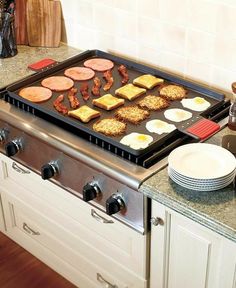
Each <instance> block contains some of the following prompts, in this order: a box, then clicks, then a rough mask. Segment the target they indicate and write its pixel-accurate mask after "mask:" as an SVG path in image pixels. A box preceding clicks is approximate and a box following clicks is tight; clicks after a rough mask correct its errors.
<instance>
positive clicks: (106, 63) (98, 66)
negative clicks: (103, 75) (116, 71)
mask: <svg viewBox="0 0 236 288" xmlns="http://www.w3.org/2000/svg"><path fill="white" fill-rule="evenodd" d="M84 66H85V67H88V68H91V69H93V70H95V71H99V72H104V71H107V70H111V69H112V68H113V67H114V63H113V62H112V61H111V60H108V59H104V58H92V59H88V60H86V61H85V62H84Z"/></svg>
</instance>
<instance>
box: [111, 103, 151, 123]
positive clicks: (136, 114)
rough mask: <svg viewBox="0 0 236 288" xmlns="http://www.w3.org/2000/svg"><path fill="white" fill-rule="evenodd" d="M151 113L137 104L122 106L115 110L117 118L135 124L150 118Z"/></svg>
mask: <svg viewBox="0 0 236 288" xmlns="http://www.w3.org/2000/svg"><path fill="white" fill-rule="evenodd" d="M149 115H150V112H149V111H147V110H143V109H141V108H139V107H138V106H136V105H132V106H126V107H122V108H120V109H118V110H117V111H116V112H115V117H116V118H117V119H119V120H121V121H127V122H130V123H133V124H139V123H140V122H141V121H143V120H145V119H146V118H148V117H149Z"/></svg>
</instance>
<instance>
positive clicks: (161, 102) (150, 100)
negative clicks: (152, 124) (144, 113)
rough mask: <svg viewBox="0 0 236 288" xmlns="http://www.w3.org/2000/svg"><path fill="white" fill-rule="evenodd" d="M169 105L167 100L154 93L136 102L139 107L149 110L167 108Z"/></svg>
mask: <svg viewBox="0 0 236 288" xmlns="http://www.w3.org/2000/svg"><path fill="white" fill-rule="evenodd" d="M169 105H170V103H169V101H167V100H166V99H164V98H162V97H159V96H155V95H148V96H146V97H144V98H143V99H142V100H140V101H139V102H138V106H139V107H141V108H143V109H148V110H151V111H157V110H161V109H164V108H167V107H168V106H169Z"/></svg>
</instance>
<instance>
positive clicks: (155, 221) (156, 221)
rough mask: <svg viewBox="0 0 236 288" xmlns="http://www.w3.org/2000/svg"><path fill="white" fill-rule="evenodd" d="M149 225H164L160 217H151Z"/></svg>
mask: <svg viewBox="0 0 236 288" xmlns="http://www.w3.org/2000/svg"><path fill="white" fill-rule="evenodd" d="M151 223H152V225H154V226H158V225H161V226H163V225H164V221H163V220H162V219H161V218H160V217H152V218H151Z"/></svg>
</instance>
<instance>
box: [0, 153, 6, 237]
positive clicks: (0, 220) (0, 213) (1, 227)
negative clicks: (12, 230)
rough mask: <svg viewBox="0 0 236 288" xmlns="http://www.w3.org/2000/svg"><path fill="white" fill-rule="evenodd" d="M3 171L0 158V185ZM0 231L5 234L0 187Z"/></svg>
mask: <svg viewBox="0 0 236 288" xmlns="http://www.w3.org/2000/svg"><path fill="white" fill-rule="evenodd" d="M3 169H4V163H3V162H2V161H1V158H0V183H1V184H2V183H3V178H4V174H3ZM0 231H1V232H5V221H4V215H3V209H2V199H1V186H0Z"/></svg>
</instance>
